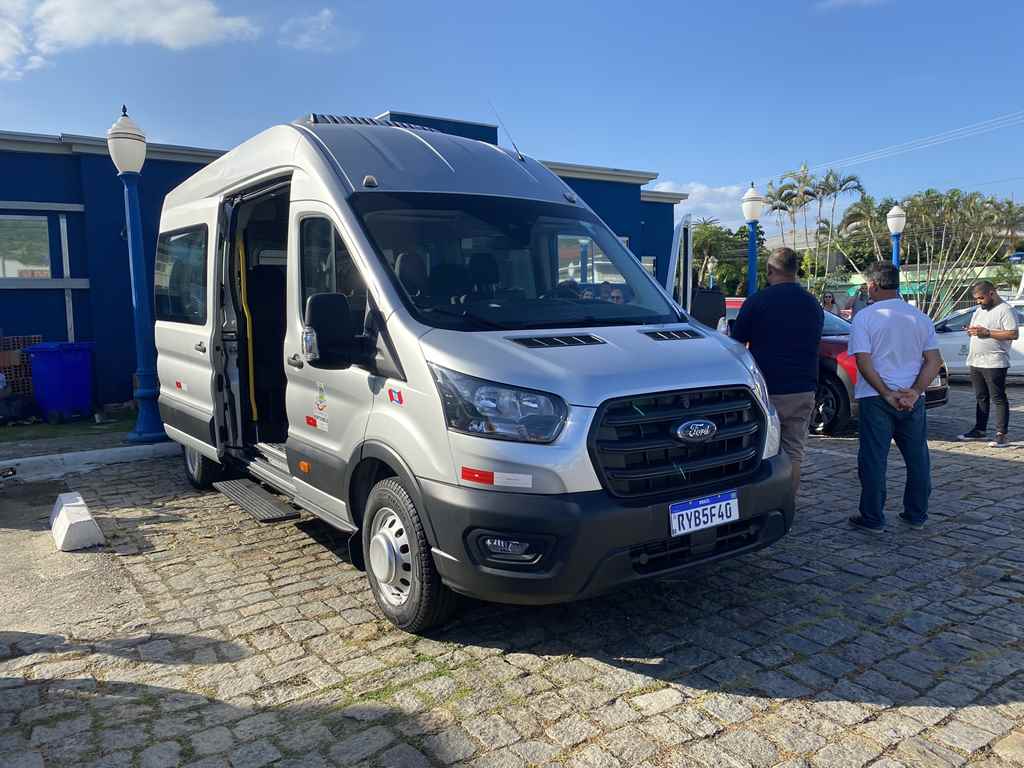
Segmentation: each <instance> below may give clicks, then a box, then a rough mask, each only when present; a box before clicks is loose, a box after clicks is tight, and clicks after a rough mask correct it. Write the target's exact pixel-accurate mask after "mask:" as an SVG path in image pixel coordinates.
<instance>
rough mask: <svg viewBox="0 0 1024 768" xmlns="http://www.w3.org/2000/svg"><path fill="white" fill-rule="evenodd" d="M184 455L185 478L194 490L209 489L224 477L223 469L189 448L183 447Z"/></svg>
mask: <svg viewBox="0 0 1024 768" xmlns="http://www.w3.org/2000/svg"><path fill="white" fill-rule="evenodd" d="M182 449H183V452H184V454H185V476H186V477H187V478H188V481H189V482H190V483H191V484H192V486H193V487H194V488H198V489H199V490H201V491H205V490H209V488H210V487H211V486H212V485H213V484H214V483H216V482H217V481H218V480H220V479H221V478H222V477H223V476H224V467H223V466H222V465H221V464H218V463H217V462H216V461H211V460H210V459H208V458H206V457H205V456H203V454H201V453H200V452H199V451H197V450H196V449H195V448H192V447H190V446H187V445H186V446H183V447H182Z"/></svg>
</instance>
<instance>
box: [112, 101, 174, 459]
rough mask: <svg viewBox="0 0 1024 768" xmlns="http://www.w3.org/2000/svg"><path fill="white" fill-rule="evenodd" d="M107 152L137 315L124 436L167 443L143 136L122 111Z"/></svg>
mask: <svg viewBox="0 0 1024 768" xmlns="http://www.w3.org/2000/svg"><path fill="white" fill-rule="evenodd" d="M107 148H108V149H109V150H110V159H111V160H113V161H114V166H115V167H116V168H117V175H118V176H119V177H120V178H121V182H122V183H123V184H124V214H125V224H126V225H127V230H128V266H129V269H130V274H131V281H132V307H133V309H134V315H135V366H136V370H135V382H134V385H135V386H134V390H135V391H134V395H135V402H136V403H137V404H138V408H139V415H138V418H137V419H136V421H135V429H134V430H132V431H131V432H129V433H128V437H127V440H128V442H130V443H157V442H161V441H163V440H166V439H167V434H166V433H165V432H164V426H163V424H162V423H161V421H160V412H159V411H158V410H157V407H156V396H157V394H158V386H157V379H156V343H155V341H154V338H153V322H154V321H153V302H152V299H151V293H152V286H151V285H150V284H149V270H148V269H146V252H145V250H144V249H143V247H142V210H141V208H140V207H139V171H141V170H142V164H143V163H145V162H146V134H144V133H143V132H142V131H141V130H140V129H139V126H137V125H136V124H135V121H134V120H132V119H131V118H130V117H128V109H127V108H126V107H124V106H122V107H121V117H119V118H118V120H117V122H116V123H114V124H113V125H112V126H110V130H109V131H107Z"/></svg>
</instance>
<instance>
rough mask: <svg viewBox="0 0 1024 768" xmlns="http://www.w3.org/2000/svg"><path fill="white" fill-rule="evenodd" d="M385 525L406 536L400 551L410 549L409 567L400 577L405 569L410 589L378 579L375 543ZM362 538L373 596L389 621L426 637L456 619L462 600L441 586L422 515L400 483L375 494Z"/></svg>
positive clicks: (382, 485) (390, 481) (389, 482)
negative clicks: (425, 634)
mask: <svg viewBox="0 0 1024 768" xmlns="http://www.w3.org/2000/svg"><path fill="white" fill-rule="evenodd" d="M395 518H397V522H396V520H395ZM382 523H383V524H389V523H390V525H391V528H392V529H393V530H394V531H396V532H397V533H398V534H400V536H399V539H398V541H399V542H400V547H398V548H396V549H400V548H402V547H404V548H405V551H403V552H402V557H404V558H406V559H407V560H408V562H406V563H405V564H404V566H400V568H402V567H404V570H401V572H400V573H399V570H400V568H396V571H395V573H396V577H397V578H399V579H400V580H401V581H403V582H405V583H404V584H396V585H395V586H390V585H388V584H383V585H382V584H381V582H380V581H379V580H378V577H377V575H376V574H375V573H374V566H373V565H372V563H371V542H372V541H373V538H374V536H375V535H376V534H377V533H378V532H379V531H378V527H379V525H380V524H382ZM362 538H363V553H364V557H365V559H366V577H367V578H368V579H369V581H370V591H371V592H373V597H374V599H375V600H376V601H377V605H379V606H380V609H381V611H383V612H384V615H385V616H386V617H387V619H388V621H390V622H391V623H392V624H394V625H395V626H396V627H398V628H399V629H401V630H404V631H405V632H410V633H412V634H420V633H422V632H425V631H426V630H428V629H430V628H432V627H436V626H439V625H441V624H443V623H445V622H446V621H447V620H448V619H449V618H451V616H452V614H454V613H455V609H456V607H457V605H458V596H457V595H456V594H455V593H454V592H452V591H451V590H450V589H449V588H448V587H446V586H445V585H444V584H442V583H441V577H440V576H439V575H438V573H437V568H436V567H435V566H434V559H433V557H432V556H431V554H430V544H429V543H427V534H426V532H425V531H424V528H423V522H422V521H421V520H420V514H419V511H418V510H417V509H416V505H415V504H414V503H413V501H412V497H411V496H410V495H409V492H408V491H406V489H405V487H404V486H403V485H402V483H401V482H400V481H399V480H398V478H395V477H389V478H386V479H384V480H381V481H380V482H379V483H377V484H376V485H375V486H373V488H372V489H371V490H370V496H369V498H367V500H366V511H365V513H364V515H363V530H362ZM403 574H404V575H403ZM403 592H404V593H405V596H404V598H403V597H402V595H401V593H403Z"/></svg>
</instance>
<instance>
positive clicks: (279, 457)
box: [256, 443, 288, 474]
mask: <svg viewBox="0 0 1024 768" xmlns="http://www.w3.org/2000/svg"><path fill="white" fill-rule="evenodd" d="M256 450H257V451H259V452H260V453H261V454H263V457H264V458H265V459H266V460H267V461H269V462H270V463H271V464H272V465H273V467H274V469H279V470H281V471H282V472H284V473H285V474H287V473H288V454H287V453H286V450H285V445H284V443H256Z"/></svg>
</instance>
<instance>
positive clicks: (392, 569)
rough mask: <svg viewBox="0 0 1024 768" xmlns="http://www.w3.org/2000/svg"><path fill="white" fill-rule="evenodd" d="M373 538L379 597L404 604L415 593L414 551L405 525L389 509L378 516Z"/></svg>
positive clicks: (371, 554)
mask: <svg viewBox="0 0 1024 768" xmlns="http://www.w3.org/2000/svg"><path fill="white" fill-rule="evenodd" d="M373 527H374V531H373V536H372V537H371V539H370V552H369V558H370V571H371V572H372V573H373V577H374V579H375V580H376V581H377V586H378V591H379V593H380V596H381V597H382V598H383V599H384V600H385V602H387V603H388V604H389V605H394V606H398V605H402V604H403V603H405V601H406V600H408V599H409V593H410V592H411V591H412V584H413V568H412V550H411V549H410V547H409V535H408V532H407V531H406V530H405V524H404V523H403V522H402V519H401V518H400V517H399V516H398V514H397V513H396V512H395V511H394V510H393V509H389V508H387V507H385V508H383V509H381V510H380V512H378V513H377V518H376V520H375V521H374V526H373Z"/></svg>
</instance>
